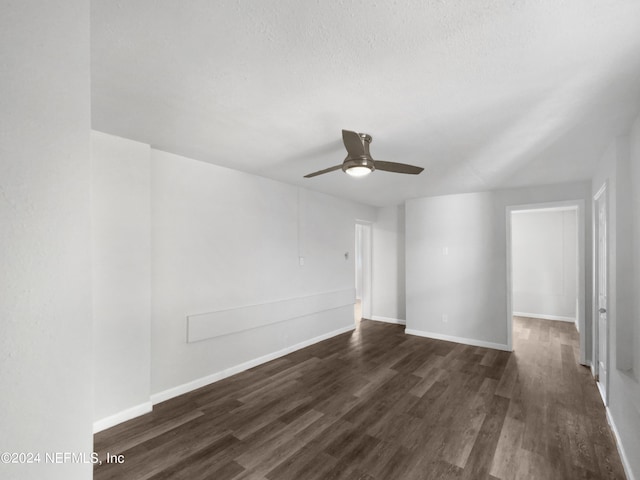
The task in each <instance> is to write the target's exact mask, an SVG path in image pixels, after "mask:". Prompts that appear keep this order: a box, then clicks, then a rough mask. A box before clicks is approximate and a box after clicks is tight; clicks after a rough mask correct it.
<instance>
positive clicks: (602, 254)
mask: <svg viewBox="0 0 640 480" xmlns="http://www.w3.org/2000/svg"><path fill="white" fill-rule="evenodd" d="M595 200H596V208H597V210H596V212H597V215H598V225H597V228H598V233H597V244H596V248H597V250H598V251H597V257H596V261H597V269H598V272H597V275H598V276H597V281H598V285H597V295H598V305H597V308H598V321H597V332H596V338H597V342H598V343H597V348H596V355H597V370H596V375H597V380H598V388H599V389H600V394H601V395H602V399H603V400H604V403H605V405H606V404H607V403H608V402H607V393H608V388H607V387H608V376H609V365H608V364H609V361H608V360H609V352H608V350H609V348H608V346H609V328H608V320H607V282H608V276H607V195H606V190H605V189H602V190H600V192H598V195H597V196H596V197H595Z"/></svg>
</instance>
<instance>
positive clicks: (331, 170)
mask: <svg viewBox="0 0 640 480" xmlns="http://www.w3.org/2000/svg"><path fill="white" fill-rule="evenodd" d="M341 168H342V164H340V165H334V166H333V167H329V168H325V169H324V170H318V171H317V172H313V173H309V174H308V175H305V176H304V178H311V177H317V176H318V175H322V174H324V173H329V172H333V171H334V170H340V169H341Z"/></svg>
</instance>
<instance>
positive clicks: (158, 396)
mask: <svg viewBox="0 0 640 480" xmlns="http://www.w3.org/2000/svg"><path fill="white" fill-rule="evenodd" d="M354 329H355V326H354V325H349V326H348V327H343V328H339V329H338V330H334V331H332V332H329V333H325V334H323V335H319V336H317V337H314V338H311V339H309V340H305V341H304V342H300V343H297V344H295V345H292V346H290V347H287V348H283V349H282V350H278V351H277V352H273V353H269V354H267V355H264V356H262V357H258V358H254V359H253V360H249V361H248V362H244V363H241V364H239V365H234V366H232V367H229V368H226V369H224V370H221V371H220V372H216V373H212V374H211V375H207V376H206V377H201V378H197V379H195V380H192V381H190V382H187V383H183V384H182V385H178V386H177V387H172V388H169V389H167V390H164V391H162V392H158V393H154V394H153V395H151V402H152V403H153V404H154V405H156V404H158V403H160V402H164V401H165V400H169V399H171V398H174V397H177V396H178V395H183V394H185V393H188V392H191V391H193V390H196V389H198V388H201V387H204V386H206V385H209V384H211V383H214V382H217V381H219V380H222V379H224V378H227V377H230V376H232V375H235V374H237V373H240V372H244V371H245V370H248V369H250V368H253V367H256V366H258V365H261V364H263V363H266V362H270V361H271V360H275V359H276V358H280V357H283V356H284V355H288V354H289V353H291V352H295V351H296V350H300V349H301V348H305V347H308V346H310V345H313V344H315V343H318V342H321V341H323V340H327V339H329V338H332V337H335V336H337V335H341V334H343V333H346V332H350V331H352V330H354Z"/></svg>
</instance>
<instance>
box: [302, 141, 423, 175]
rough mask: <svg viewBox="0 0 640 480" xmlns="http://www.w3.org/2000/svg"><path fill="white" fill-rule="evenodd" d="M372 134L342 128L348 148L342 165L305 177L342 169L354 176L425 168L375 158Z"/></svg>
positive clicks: (420, 170)
mask: <svg viewBox="0 0 640 480" xmlns="http://www.w3.org/2000/svg"><path fill="white" fill-rule="evenodd" d="M371 140H372V139H371V135H367V134H366V133H357V132H352V131H350V130H342V141H343V142H344V146H345V148H346V149H347V158H345V159H344V162H342V163H341V164H340V165H335V166H333V167H329V168H325V169H324V170H318V171H317V172H313V173H309V174H308V175H305V176H304V178H311V177H316V176H318V175H323V174H325V173H329V172H333V171H334V170H339V169H342V171H343V172H345V173H348V174H349V175H351V176H352V177H364V176H365V175H369V174H370V173H371V172H373V171H374V170H383V171H385V172H394V173H408V174H410V175H418V174H419V173H420V172H422V171H423V170H424V168H422V167H416V166H414V165H407V164H406V163H396V162H383V161H382V160H374V159H373V158H371V154H370V153H369V144H370V143H371Z"/></svg>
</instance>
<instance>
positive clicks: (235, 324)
mask: <svg viewBox="0 0 640 480" xmlns="http://www.w3.org/2000/svg"><path fill="white" fill-rule="evenodd" d="M355 298H356V291H355V289H353V288H347V289H345V290H337V291H333V292H325V293H318V294H315V295H307V296H304V297H296V298H289V299H286V300H278V301H275V302H267V303H260V304H255V305H246V306H240V307H235V308H228V309H225V310H217V311H213V312H206V313H199V314H192V315H188V316H187V343H194V342H199V341H203V340H208V339H210V338H215V337H220V336H223V335H229V334H232V333H238V332H243V331H245V330H252V329H254V328H259V327H264V326H266V325H272V324H274V323H280V322H283V321H285V320H291V319H294V318H300V317H305V316H307V315H312V314H314V313H318V312H323V311H327V310H333V309H335V308H340V307H345V306H351V305H353V304H354V303H355Z"/></svg>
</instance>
